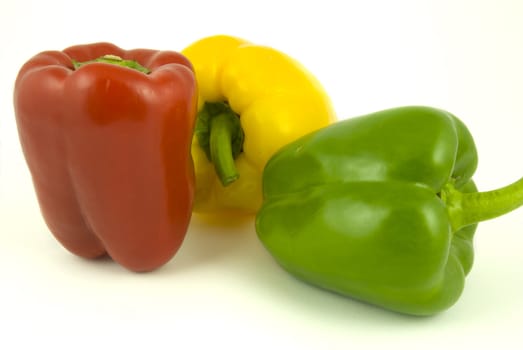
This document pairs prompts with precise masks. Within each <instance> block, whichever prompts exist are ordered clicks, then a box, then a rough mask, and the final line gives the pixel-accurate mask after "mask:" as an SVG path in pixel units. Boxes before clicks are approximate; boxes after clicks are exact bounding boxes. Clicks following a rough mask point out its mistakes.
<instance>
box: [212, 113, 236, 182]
mask: <svg viewBox="0 0 523 350" xmlns="http://www.w3.org/2000/svg"><path fill="white" fill-rule="evenodd" d="M210 127H211V137H210V147H211V159H212V162H213V164H214V168H215V169H216V173H217V174H218V177H219V178H220V180H221V182H222V184H223V185H224V186H227V185H230V184H231V183H233V182H234V181H236V180H237V179H238V178H239V177H240V174H239V173H238V170H236V165H235V164H234V157H233V153H232V145H231V144H232V142H231V139H232V137H233V131H234V126H233V125H232V121H231V118H230V116H229V115H228V114H226V113H222V114H219V115H217V116H215V117H213V118H212V120H211V125H210Z"/></svg>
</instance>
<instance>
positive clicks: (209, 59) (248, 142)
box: [182, 35, 335, 215]
mask: <svg viewBox="0 0 523 350" xmlns="http://www.w3.org/2000/svg"><path fill="white" fill-rule="evenodd" d="M182 53H183V54H184V55H185V56H186V57H187V58H188V59H189V60H190V61H191V63H192V64H193V66H194V71H195V73H196V80H197V82H198V87H199V107H198V108H199V114H198V122H197V125H196V130H195V136H194V138H193V146H192V156H193V160H194V167H195V173H196V194H195V202H194V211H195V212H197V213H198V212H199V213H210V214H220V215H222V214H224V213H227V214H231V213H233V214H235V215H236V214H254V213H255V212H256V211H257V210H258V209H259V207H260V206H261V201H262V188H261V176H262V172H263V169H264V167H265V164H266V163H267V161H268V160H269V158H270V157H271V156H272V155H273V154H274V153H275V152H276V151H277V150H278V149H279V148H281V147H282V146H284V145H286V144H288V143H290V142H291V141H293V140H295V139H297V138H299V137H300V136H303V135H305V134H307V133H309V132H312V131H314V130H317V129H319V128H321V127H324V126H326V125H328V124H330V123H332V122H333V121H334V119H335V117H334V115H335V114H334V111H333V108H332V105H331V103H330V100H329V98H328V97H327V94H326V93H325V92H324V90H323V88H322V87H321V85H320V84H319V82H318V81H317V80H316V79H315V78H314V77H313V76H312V75H311V74H310V73H309V72H308V71H307V70H306V69H305V68H304V67H302V66H301V65H300V64H299V63H298V62H296V61H295V60H293V59H292V58H290V57H289V56H287V55H285V54H284V53H281V52H279V51H277V50H275V49H273V48H270V47H266V46H259V45H254V44H251V43H249V42H247V41H245V40H243V39H240V38H236V37H231V36H226V35H217V36H211V37H207V38H204V39H201V40H199V41H197V42H195V43H193V44H192V45H190V46H189V47H187V48H186V49H184V50H183V51H182Z"/></svg>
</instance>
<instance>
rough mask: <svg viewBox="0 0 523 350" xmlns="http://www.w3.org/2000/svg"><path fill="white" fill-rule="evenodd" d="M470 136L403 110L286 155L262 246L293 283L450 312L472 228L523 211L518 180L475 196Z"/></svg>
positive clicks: (402, 308) (263, 216)
mask: <svg viewBox="0 0 523 350" xmlns="http://www.w3.org/2000/svg"><path fill="white" fill-rule="evenodd" d="M476 165H477V153H476V147H475V144H474V141H473V138H472V136H471V134H470V132H469V131H468V129H467V128H466V126H465V125H464V124H463V123H462V122H461V121H460V120H459V119H458V118H457V117H455V116H454V115H452V114H450V113H448V112H446V111H443V110H439V109H434V108H429V107H416V106H415V107H401V108H395V109H391V110H385V111H381V112H377V113H374V114H370V115H367V116H362V117H357V118H353V119H348V120H344V121H341V122H339V123H337V124H334V125H331V126H328V127H326V128H323V129H321V130H319V131H317V132H313V133H311V134H309V135H307V136H305V137H302V138H300V139H299V140H297V141H295V142H293V143H291V144H289V145H287V146H285V147H284V148H282V149H281V150H280V151H279V152H278V153H277V154H275V155H274V157H272V159H271V160H270V161H269V162H268V164H267V166H266V168H265V171H264V174H263V193H264V204H263V207H262V208H261V210H260V212H259V213H258V215H257V218H256V230H257V234H258V237H259V239H260V240H261V242H262V243H263V244H264V246H265V247H266V248H267V250H268V251H269V252H270V253H271V254H272V256H273V257H274V258H275V260H276V261H277V262H278V263H279V264H280V265H281V266H282V267H283V268H284V269H286V270H287V271H289V272H290V273H291V274H292V275H294V276H296V277H297V278H298V279H301V280H304V281H306V282H308V283H311V284H313V285H316V286H319V287H321V288H324V289H327V290H330V291H334V292H337V293H340V294H342V295H345V296H349V297H352V298H355V299H358V300H362V301H365V302H368V303H371V304H375V305H378V306H381V307H383V308H386V309H389V310H394V311H397V312H400V313H406V314H412V315H432V314H435V313H438V312H441V311H443V310H445V309H447V308H449V307H450V306H452V305H453V304H454V303H455V302H456V301H457V300H458V298H459V297H460V295H461V293H462V290H463V288H464V281H465V276H466V275H467V274H468V273H469V271H470V269H471V267H472V263H473V256H474V254H473V236H474V232H475V230H476V226H477V223H478V222H480V221H483V220H487V219H491V218H494V217H497V216H499V215H502V214H504V213H507V212H509V211H511V210H513V209H515V208H517V207H519V206H521V205H522V204H523V179H520V180H518V181H516V182H514V183H513V184H511V185H509V186H507V187H503V188H501V189H497V190H492V191H488V192H478V191H477V189H476V186H475V184H474V181H473V180H472V175H473V174H474V172H475V169H476Z"/></svg>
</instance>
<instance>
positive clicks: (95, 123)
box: [14, 43, 197, 271]
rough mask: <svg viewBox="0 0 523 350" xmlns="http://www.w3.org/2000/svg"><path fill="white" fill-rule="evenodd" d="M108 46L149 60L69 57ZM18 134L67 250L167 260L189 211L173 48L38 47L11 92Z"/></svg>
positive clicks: (184, 107) (192, 111)
mask: <svg viewBox="0 0 523 350" xmlns="http://www.w3.org/2000/svg"><path fill="white" fill-rule="evenodd" d="M106 54H112V55H117V56H120V57H122V58H123V59H129V60H135V61H137V62H139V63H140V64H141V65H143V66H145V67H147V68H148V69H150V70H151V73H150V74H148V75H147V74H144V73H141V72H138V71H136V70H133V69H130V68H127V67H121V66H116V65H111V64H107V63H90V64H87V65H85V66H82V67H81V68H79V69H78V70H76V71H74V70H73V68H72V59H74V60H76V61H88V60H92V59H95V58H98V57H100V56H103V55H106ZM14 105H15V112H16V119H17V125H18V131H19V136H20V141H21V144H22V148H23V151H24V155H25V157H26V161H27V164H28V166H29V169H30V172H31V175H32V179H33V183H34V186H35V190H36V194H37V197H38V201H39V204H40V208H41V211H42V214H43V216H44V219H45V221H46V223H47V225H48V227H49V229H50V230H51V232H52V233H53V234H54V236H55V237H56V238H57V239H58V241H60V242H61V243H62V244H63V245H64V246H65V247H66V248H67V249H68V250H70V251H71V252H73V253H74V254H77V255H79V256H82V257H86V258H95V257H98V256H102V255H105V254H108V255H109V256H111V258H112V259H114V260H115V261H116V262H118V263H120V264H121V265H122V266H124V267H126V268H128V269H130V270H133V271H149V270H153V269H155V268H158V267H160V266H161V265H163V264H165V263H166V262H167V261H169V260H170V259H171V258H172V256H173V255H174V254H175V253H176V251H177V250H178V248H179V247H180V245H181V243H182V241H183V238H184V237H185V233H186V230H187V227H188V224H189V221H190V217H191V211H192V203H193V193H194V188H193V187H194V173H193V164H192V159H191V155H190V148H191V139H192V132H193V127H194V118H195V115H196V108H197V89H196V82H195V79H194V75H193V72H192V67H191V64H190V63H189V62H188V60H187V59H186V58H185V57H184V56H182V55H180V54H179V53H176V52H170V51H152V50H142V49H140V50H131V51H124V50H122V49H120V48H118V47H116V46H114V45H111V44H107V43H99V44H92V45H82V46H75V47H71V48H68V49H66V50H64V51H63V52H59V51H49V52H44V53H41V54H39V55H37V56H35V57H33V58H32V59H31V60H29V61H28V62H27V63H26V64H25V65H24V66H23V67H22V69H21V70H20V73H19V75H18V78H17V81H16V84H15V93H14Z"/></svg>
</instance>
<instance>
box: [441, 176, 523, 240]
mask: <svg viewBox="0 0 523 350" xmlns="http://www.w3.org/2000/svg"><path fill="white" fill-rule="evenodd" d="M441 198H442V199H443V200H444V201H445V203H446V204H447V208H448V211H449V216H450V219H451V220H450V221H451V225H452V229H453V230H454V232H455V231H457V230H459V229H460V228H462V227H465V226H468V225H471V224H475V223H478V222H481V221H485V220H489V219H493V218H496V217H498V216H501V215H503V214H507V213H509V212H511V211H513V210H514V209H517V208H519V207H520V206H522V205H523V178H521V179H519V180H518V181H516V182H514V183H512V184H510V185H508V186H505V187H502V188H499V189H496V190H492V191H487V192H471V193H462V192H460V191H458V190H457V189H456V188H455V187H454V185H453V184H450V183H449V184H447V185H446V187H445V188H444V189H443V191H442V193H441Z"/></svg>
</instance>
